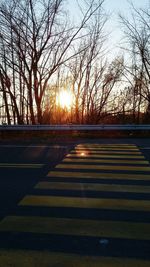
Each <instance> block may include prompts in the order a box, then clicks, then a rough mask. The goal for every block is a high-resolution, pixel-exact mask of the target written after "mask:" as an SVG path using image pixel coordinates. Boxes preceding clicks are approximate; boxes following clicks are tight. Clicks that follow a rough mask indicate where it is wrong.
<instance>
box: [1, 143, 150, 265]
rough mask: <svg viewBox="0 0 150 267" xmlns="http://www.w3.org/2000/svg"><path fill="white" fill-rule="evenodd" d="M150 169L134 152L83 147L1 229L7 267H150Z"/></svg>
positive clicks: (122, 148) (133, 148)
mask: <svg viewBox="0 0 150 267" xmlns="http://www.w3.org/2000/svg"><path fill="white" fill-rule="evenodd" d="M149 193H150V165H149V162H148V161H147V160H146V159H145V157H144V155H143V154H142V152H141V151H140V150H139V149H138V147H137V146H136V145H134V144H105V145H104V144H90V143H87V144H78V145H76V147H75V148H74V149H73V150H72V151H70V152H69V154H67V155H66V157H65V158H64V159H63V160H62V162H60V163H59V164H57V165H56V166H55V168H54V169H53V170H50V171H49V172H48V174H47V176H46V177H44V178H43V179H42V180H41V181H39V182H38V183H37V184H36V185H35V187H34V189H33V192H32V194H29V195H26V196H25V197H24V198H23V199H22V200H21V201H20V202H19V203H18V207H17V208H16V211H15V212H14V214H9V215H8V216H6V217H5V218H3V219H2V220H1V221H0V237H2V238H3V240H5V241H4V242H3V244H1V249H0V266H5V267H7V266H11V264H12V266H15V267H20V266H21V265H22V263H24V264H26V265H22V266H28V267H30V266H43V267H45V266H48V267H56V266H60V267H74V266H75V265H77V264H78V266H79V267H83V266H86V267H104V266H105V267H130V266H133V267H134V266H136V267H149V266H150V254H149V247H150V194H149Z"/></svg>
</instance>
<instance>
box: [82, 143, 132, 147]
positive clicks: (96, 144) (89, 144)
mask: <svg viewBox="0 0 150 267" xmlns="http://www.w3.org/2000/svg"><path fill="white" fill-rule="evenodd" d="M77 146H106V147H107V146H111V147H113V146H121V147H122V146H123V147H137V145H135V144H117V143H116V144H100V143H83V144H78V145H77Z"/></svg>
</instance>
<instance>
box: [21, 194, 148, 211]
mask: <svg viewBox="0 0 150 267" xmlns="http://www.w3.org/2000/svg"><path fill="white" fill-rule="evenodd" d="M19 205H21V206H38V207H69V208H70V207H71V208H85V209H86V208H91V209H113V210H134V211H135V210H137V211H148V212H149V211H150V200H132V199H131V200H128V199H114V198H111V199H107V198H106V199H105V198H102V199H100V198H86V197H83V198H81V197H63V196H36V195H35V196H32V195H29V196H28V195H27V196H25V197H24V198H23V199H22V200H21V201H20V202H19Z"/></svg>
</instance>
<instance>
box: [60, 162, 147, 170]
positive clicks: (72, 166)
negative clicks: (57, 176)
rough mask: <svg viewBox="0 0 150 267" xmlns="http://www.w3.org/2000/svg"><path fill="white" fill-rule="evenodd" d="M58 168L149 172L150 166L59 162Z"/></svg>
mask: <svg viewBox="0 0 150 267" xmlns="http://www.w3.org/2000/svg"><path fill="white" fill-rule="evenodd" d="M55 168H56V169H77V170H80V169H82V170H112V171H144V172H149V171H150V166H148V167H147V166H144V167H141V166H122V165H121V166H111V165H88V164H86V165H84V164H83V165H81V164H67V163H66V164H58V165H56V167H55Z"/></svg>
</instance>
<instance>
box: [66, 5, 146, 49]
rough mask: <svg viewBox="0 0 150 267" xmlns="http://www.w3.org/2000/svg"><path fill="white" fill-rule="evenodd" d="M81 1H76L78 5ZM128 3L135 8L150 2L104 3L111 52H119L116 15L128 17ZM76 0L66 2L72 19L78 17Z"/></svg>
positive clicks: (118, 30) (119, 37) (120, 35)
mask: <svg viewBox="0 0 150 267" xmlns="http://www.w3.org/2000/svg"><path fill="white" fill-rule="evenodd" d="M80 1H81V2H82V0H78V2H79V3H80ZM129 2H132V3H133V4H134V6H135V7H146V6H148V5H150V0H132V1H130V0H129V1H128V0H105V2H104V5H103V6H104V8H105V11H106V13H107V14H109V16H108V17H109V20H108V22H107V29H108V31H109V32H111V35H110V36H111V37H110V39H111V44H109V42H108V46H109V47H110V49H111V52H113V51H114V53H116V51H119V49H118V48H117V46H118V47H119V46H120V42H121V39H122V36H123V35H122V32H121V29H120V26H119V18H118V13H121V14H123V15H127V16H128V17H129V16H130V4H129ZM75 3H76V0H68V7H69V9H70V11H71V14H72V16H73V17H74V19H76V18H77V17H78V9H77V6H76V4H75Z"/></svg>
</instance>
